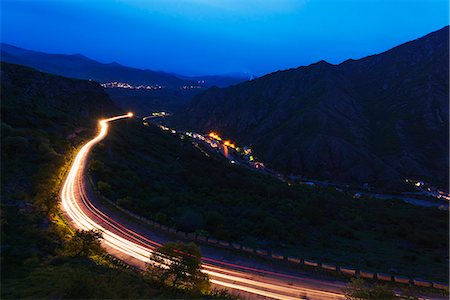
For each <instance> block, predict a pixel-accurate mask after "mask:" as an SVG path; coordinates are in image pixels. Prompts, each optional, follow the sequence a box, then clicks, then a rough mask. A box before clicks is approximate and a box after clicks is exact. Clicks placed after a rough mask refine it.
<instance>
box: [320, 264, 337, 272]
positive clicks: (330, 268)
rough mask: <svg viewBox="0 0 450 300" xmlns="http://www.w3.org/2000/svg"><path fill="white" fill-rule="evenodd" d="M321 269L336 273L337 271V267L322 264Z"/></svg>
mask: <svg viewBox="0 0 450 300" xmlns="http://www.w3.org/2000/svg"><path fill="white" fill-rule="evenodd" d="M321 267H322V269H324V270H327V271H336V270H337V268H336V266H335V265H328V264H322V265H321Z"/></svg>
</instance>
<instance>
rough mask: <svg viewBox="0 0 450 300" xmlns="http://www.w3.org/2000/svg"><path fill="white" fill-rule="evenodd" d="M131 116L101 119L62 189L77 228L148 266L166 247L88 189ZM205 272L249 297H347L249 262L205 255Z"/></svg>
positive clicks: (326, 285) (330, 286)
mask: <svg viewBox="0 0 450 300" xmlns="http://www.w3.org/2000/svg"><path fill="white" fill-rule="evenodd" d="M132 116H133V114H131V113H129V114H126V115H121V116H117V117H112V118H109V119H104V120H100V121H99V127H100V129H99V133H98V135H97V136H95V137H94V138H93V139H92V140H90V141H89V142H87V143H86V144H85V145H84V146H83V147H82V148H81V149H80V151H79V152H78V154H77V155H76V157H75V160H74V162H73V164H72V166H71V168H70V171H69V173H68V175H67V178H66V179H65V181H64V184H63V187H62V190H61V205H62V210H63V212H64V213H65V214H66V216H67V217H68V219H69V221H70V222H71V223H72V225H73V226H74V227H76V228H77V229H81V230H92V229H97V230H101V231H102V232H103V241H102V243H103V245H104V246H105V248H106V249H107V251H108V252H109V253H111V254H112V255H114V256H117V257H119V258H120V259H122V260H124V261H125V262H127V263H129V264H130V265H134V266H137V267H140V268H144V267H145V263H146V262H147V261H148V257H149V255H150V253H151V251H152V249H154V248H155V247H158V246H160V245H161V243H160V242H159V241H160V240H159V241H156V240H155V239H154V238H153V236H152V234H149V233H148V232H145V231H142V230H140V231H137V230H135V227H134V226H131V225H129V224H126V222H123V221H120V220H119V218H117V217H116V216H112V215H111V214H110V213H109V212H108V210H107V209H100V208H99V207H101V206H99V205H94V204H93V202H92V201H93V200H94V199H93V195H92V193H91V192H89V191H88V190H87V189H86V186H87V184H86V180H85V175H86V174H85V169H86V167H87V161H88V156H89V153H90V151H91V150H92V148H93V147H94V146H95V145H96V144H97V143H99V142H100V141H101V140H103V139H104V138H105V137H106V136H107V134H108V127H109V123H110V122H113V121H116V120H121V119H126V118H129V117H132ZM202 270H203V272H205V273H207V274H209V275H210V278H211V282H212V283H213V284H214V285H216V286H218V287H223V288H227V289H228V290H233V291H237V292H239V293H240V294H241V295H243V296H249V297H250V298H255V299H256V298H273V299H299V298H306V297H307V299H343V298H344V296H343V295H342V292H341V289H342V287H343V285H344V284H343V283H342V282H334V281H330V280H326V279H316V278H308V277H306V276H304V275H293V274H292V273H289V272H282V271H280V272H277V271H274V270H269V269H261V268H255V267H252V266H249V265H248V264H240V263H239V264H238V263H230V262H227V261H224V260H220V259H217V257H214V256H213V257H210V256H208V255H204V257H203V265H202Z"/></svg>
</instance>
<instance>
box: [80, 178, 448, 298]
mask: <svg viewBox="0 0 450 300" xmlns="http://www.w3.org/2000/svg"><path fill="white" fill-rule="evenodd" d="M88 180H89V183H90V184H91V187H92V188H93V190H94V192H95V193H96V194H97V195H98V196H99V198H101V199H103V200H105V201H106V202H107V203H109V204H110V205H112V206H114V207H115V208H116V209H118V210H120V211H121V212H123V213H125V214H127V215H129V216H132V217H133V218H135V219H138V220H140V221H142V222H143V223H146V224H148V225H150V226H152V227H154V228H156V229H159V230H163V231H165V232H168V233H170V234H174V235H176V236H178V237H180V238H182V239H189V240H195V241H199V242H202V243H208V244H211V245H217V246H220V247H224V248H228V249H234V250H237V251H242V252H246V253H254V254H257V255H259V256H262V257H264V258H266V259H273V260H277V261H280V260H284V259H285V256H283V255H281V254H277V253H273V252H272V253H270V251H268V250H263V249H257V250H256V251H255V249H253V248H250V247H246V246H243V245H241V244H238V243H230V242H228V241H218V240H217V239H214V238H211V237H208V238H207V237H205V236H202V235H198V236H197V235H196V234H195V233H185V232H183V231H178V230H176V229H175V228H171V227H168V226H166V225H161V224H159V223H158V222H155V221H152V220H149V219H147V218H144V217H142V216H139V215H137V214H135V213H133V212H131V211H129V210H127V209H125V208H123V207H120V206H119V205H117V204H116V203H115V202H113V201H111V200H109V199H108V198H106V197H104V196H102V195H101V194H100V193H99V192H98V190H97V189H96V187H95V186H94V184H93V181H92V178H91V176H88ZM286 259H287V261H288V262H289V263H292V264H296V265H300V264H301V262H302V259H301V258H298V257H291V256H288V257H286ZM303 264H304V265H305V266H309V267H319V266H320V268H321V269H324V270H327V271H334V272H339V273H341V274H343V275H345V276H351V277H355V276H359V277H361V278H364V279H371V280H372V279H373V280H375V279H376V280H381V281H394V282H396V283H400V284H413V285H416V286H420V287H432V288H436V289H441V290H448V289H449V286H448V285H447V284H445V283H440V282H430V281H426V280H422V279H410V278H408V277H404V276H398V275H394V276H392V275H389V274H384V273H372V272H369V271H364V270H357V269H354V268H349V267H338V266H336V265H330V264H320V263H318V262H315V261H311V260H307V259H303Z"/></svg>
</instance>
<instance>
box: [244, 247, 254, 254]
mask: <svg viewBox="0 0 450 300" xmlns="http://www.w3.org/2000/svg"><path fill="white" fill-rule="evenodd" d="M242 250H243V251H245V252H250V253H253V252H254V250H253V248H250V247H244V246H242Z"/></svg>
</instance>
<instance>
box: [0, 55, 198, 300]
mask: <svg viewBox="0 0 450 300" xmlns="http://www.w3.org/2000/svg"><path fill="white" fill-rule="evenodd" d="M1 76H2V82H1V83H2V86H1V90H2V93H1V144H2V151H1V161H2V168H1V171H2V174H1V191H2V193H1V196H2V199H1V220H0V222H1V242H2V248H1V298H2V299H24V298H33V299H40V298H52V299H64V298H66V299H86V298H93V299H143V298H147V299H148V298H155V297H168V298H190V297H194V296H193V295H190V294H188V293H187V292H186V291H183V290H179V289H175V288H171V287H166V286H161V285H157V284H156V283H155V282H153V281H150V280H147V279H146V278H145V277H144V276H143V274H141V273H139V272H137V271H134V270H131V269H129V268H128V267H127V266H126V265H124V264H123V263H122V262H120V261H118V260H116V259H114V258H113V257H111V256H109V255H108V254H106V253H105V251H104V250H103V248H101V247H100V244H99V240H100V238H101V235H100V233H98V232H83V231H73V229H72V228H71V227H70V226H68V224H67V223H66V221H65V219H64V218H63V217H62V215H61V213H60V211H59V208H58V192H59V188H60V186H61V184H62V180H63V178H64V175H65V173H66V171H67V169H68V167H69V166H70V163H71V160H72V158H73V156H74V154H75V153H76V149H77V147H79V146H80V145H81V144H82V142H84V141H85V140H86V139H87V138H88V137H89V138H90V137H92V136H93V135H94V133H95V130H96V126H97V119H98V118H100V117H101V116H109V115H112V114H115V112H117V109H116V108H115V107H114V106H113V104H112V102H111V101H110V100H109V98H108V97H107V96H106V94H105V93H104V92H103V90H102V89H101V88H100V86H99V85H98V84H97V83H95V82H87V81H80V80H72V79H67V78H62V77H59V76H53V75H49V74H44V73H40V72H37V71H35V70H32V69H28V68H24V67H21V66H16V65H10V64H5V63H2V64H1ZM196 296H198V294H196V295H195V297H196ZM205 297H206V296H205Z"/></svg>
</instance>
